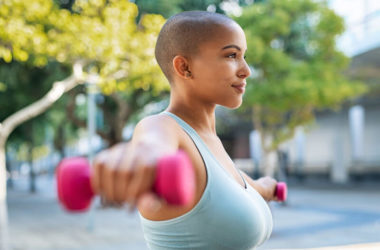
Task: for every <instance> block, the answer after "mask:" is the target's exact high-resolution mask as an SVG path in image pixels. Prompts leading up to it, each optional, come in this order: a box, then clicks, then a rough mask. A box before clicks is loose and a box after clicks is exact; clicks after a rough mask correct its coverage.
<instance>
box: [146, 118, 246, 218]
mask: <svg viewBox="0 0 380 250" xmlns="http://www.w3.org/2000/svg"><path fill="white" fill-rule="evenodd" d="M155 120H156V122H157V120H158V121H159V122H163V123H165V125H167V126H170V127H171V129H172V131H173V133H176V135H177V137H178V138H179V148H180V149H183V150H184V151H185V152H186V153H187V154H188V156H189V158H190V160H191V162H192V165H193V167H194V172H195V179H196V190H195V199H194V201H193V202H192V203H191V204H189V205H188V206H185V207H178V206H171V205H170V204H166V205H165V206H162V207H161V208H160V209H159V211H157V212H155V213H152V212H148V211H144V210H142V209H139V211H140V213H141V214H142V215H143V216H144V217H145V218H146V219H149V220H153V221H160V220H169V219H172V218H176V217H178V216H181V215H183V214H185V213H187V212H188V211H190V210H191V209H192V208H193V207H194V206H195V205H196V204H197V203H198V202H199V200H200V199H201V197H202V194H203V192H204V189H205V187H206V184H207V172H206V167H205V165H204V162H203V160H202V157H201V155H200V154H199V152H198V149H197V148H196V146H195V145H194V142H193V141H192V140H191V138H190V137H189V136H188V135H187V134H186V132H185V131H183V129H182V128H181V127H180V126H179V125H178V124H177V123H176V122H175V121H174V120H173V119H171V118H170V117H167V116H163V115H161V117H160V118H159V119H155ZM199 136H200V137H201V138H202V140H203V141H204V142H205V144H206V145H207V147H208V148H209V150H210V151H211V153H212V154H213V155H214V156H215V157H216V159H218V161H219V163H220V164H221V166H223V167H224V169H225V170H226V171H227V172H228V173H229V174H230V175H231V176H232V177H233V178H234V179H235V181H236V182H237V183H239V184H240V185H241V186H242V187H245V183H244V181H243V179H242V177H241V176H240V175H239V173H238V172H237V170H236V168H235V167H234V163H233V161H232V160H231V158H230V157H229V156H228V154H227V152H226V151H225V149H224V147H223V144H222V142H221V140H220V139H219V137H218V136H217V135H215V134H199Z"/></svg>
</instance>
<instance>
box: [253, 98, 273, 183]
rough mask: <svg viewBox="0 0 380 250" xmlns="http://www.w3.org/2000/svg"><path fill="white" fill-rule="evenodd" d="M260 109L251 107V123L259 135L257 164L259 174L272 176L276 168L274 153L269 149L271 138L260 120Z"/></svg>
mask: <svg viewBox="0 0 380 250" xmlns="http://www.w3.org/2000/svg"><path fill="white" fill-rule="evenodd" d="M261 112H263V111H262V108H261V107H260V106H259V105H255V106H253V107H252V122H253V125H254V127H255V130H256V131H258V132H259V134H260V139H261V140H260V141H261V158H260V163H259V169H260V172H261V173H263V175H264V176H271V177H273V176H274V172H275V170H276V166H277V154H276V151H275V150H273V149H271V148H272V147H271V145H272V141H273V137H272V135H271V134H270V133H267V132H265V131H264V130H265V129H264V128H263V126H262V120H261Z"/></svg>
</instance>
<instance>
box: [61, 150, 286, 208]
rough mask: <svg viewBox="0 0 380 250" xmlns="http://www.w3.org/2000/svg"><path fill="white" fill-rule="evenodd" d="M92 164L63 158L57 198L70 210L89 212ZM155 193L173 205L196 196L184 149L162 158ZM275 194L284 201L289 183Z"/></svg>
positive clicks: (279, 185)
mask: <svg viewBox="0 0 380 250" xmlns="http://www.w3.org/2000/svg"><path fill="white" fill-rule="evenodd" d="M90 178H91V173H90V166H89V163H88V161H87V159H86V158H82V157H74V158H66V159H64V160H62V161H61V163H60V164H59V166H58V169H57V191H58V198H59V201H60V202H61V204H62V205H63V206H64V208H65V209H66V210H68V211H71V212H80V211H86V210H87V209H88V208H89V207H90V204H91V201H92V199H93V197H94V196H95V193H94V191H93V190H92V188H91V184H90ZM153 190H154V192H156V193H157V194H158V195H159V196H161V197H162V198H164V199H165V200H166V201H167V202H168V203H170V204H173V205H186V204H188V203H189V202H190V201H192V200H193V198H194V193H195V176H194V171H193V169H192V166H191V162H190V160H189V158H188V157H187V155H186V154H185V153H184V152H183V151H178V152H177V153H176V154H173V155H168V156H165V157H162V158H161V159H160V160H159V161H158V163H157V172H156V179H155V182H154V187H153ZM275 195H276V197H277V199H278V200H279V201H285V200H286V196H287V186H286V183H284V182H279V183H278V184H277V187H276V194H275Z"/></svg>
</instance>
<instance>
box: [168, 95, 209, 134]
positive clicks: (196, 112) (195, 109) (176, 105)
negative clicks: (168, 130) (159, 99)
mask: <svg viewBox="0 0 380 250" xmlns="http://www.w3.org/2000/svg"><path fill="white" fill-rule="evenodd" d="M215 107H216V105H215V104H205V103H204V102H201V101H200V100H197V99H195V98H192V97H191V96H188V95H185V94H182V95H181V94H180V93H178V92H176V91H175V90H173V89H172V91H171V93H170V104H169V107H168V108H167V109H166V110H167V111H169V112H171V113H173V114H175V115H177V116H179V117H180V118H181V119H182V120H184V121H185V122H186V123H188V124H189V125H190V126H191V127H192V128H194V129H195V130H196V131H197V132H198V133H205V134H210V133H212V134H216V128H215Z"/></svg>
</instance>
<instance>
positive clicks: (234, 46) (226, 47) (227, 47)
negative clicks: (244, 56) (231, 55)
mask: <svg viewBox="0 0 380 250" xmlns="http://www.w3.org/2000/svg"><path fill="white" fill-rule="evenodd" d="M230 48H235V49H237V50H239V51H241V48H240V47H239V46H237V45H234V44H231V45H227V46H224V47H223V48H222V50H225V49H230Z"/></svg>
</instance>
